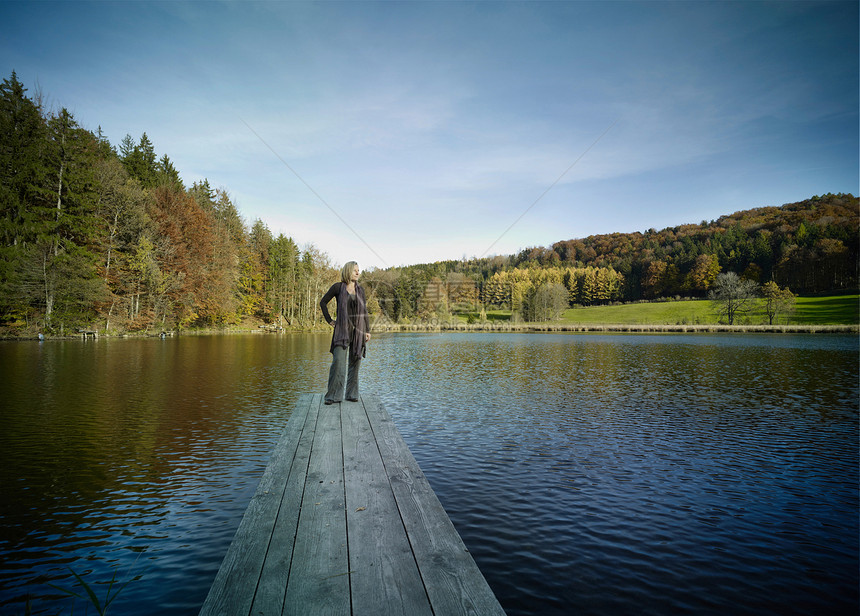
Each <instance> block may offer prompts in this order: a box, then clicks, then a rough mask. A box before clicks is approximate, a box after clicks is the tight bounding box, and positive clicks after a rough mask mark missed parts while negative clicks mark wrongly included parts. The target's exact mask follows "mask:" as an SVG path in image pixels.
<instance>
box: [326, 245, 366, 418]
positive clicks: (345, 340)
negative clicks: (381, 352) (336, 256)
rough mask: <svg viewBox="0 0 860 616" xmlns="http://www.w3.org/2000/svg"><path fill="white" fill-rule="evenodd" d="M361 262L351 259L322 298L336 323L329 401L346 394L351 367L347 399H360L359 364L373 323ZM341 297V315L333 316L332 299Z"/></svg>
mask: <svg viewBox="0 0 860 616" xmlns="http://www.w3.org/2000/svg"><path fill="white" fill-rule="evenodd" d="M358 273H359V270H358V263H356V262H355V261H350V262H349V263H347V264H346V265H344V266H343V269H342V270H341V271H340V277H341V282H336V283H334V284H333V285H331V288H330V289H329V290H328V291H327V292H326V294H325V295H323V297H322V299H321V300H320V308H322V313H323V317H325V320H326V322H327V323H328V324H329V325H331V326H332V327H334V333H333V334H332V336H331V354H332V360H331V369H330V370H329V372H328V391H327V392H326V394H325V403H326V404H333V403H335V402H340V401H341V398H342V397H343V373H344V369H345V368H347V378H346V399H347V400H349V401H350V402H357V401H358V367H359V365H360V364H361V358H362V357H364V355H365V353H366V352H367V348H366V346H365V345H366V343H367V341H368V340H370V332H369V331H368V330H369V329H370V323H369V321H368V318H367V304H366V303H365V299H364V289H362V288H361V286H360V285H359V284H358ZM333 298H337V316H336V317H335V319H334V320H332V318H331V316H330V315H329V312H328V303H329V302H330V301H331V300H332V299H333Z"/></svg>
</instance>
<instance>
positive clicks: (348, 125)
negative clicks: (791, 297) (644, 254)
mask: <svg viewBox="0 0 860 616" xmlns="http://www.w3.org/2000/svg"><path fill="white" fill-rule="evenodd" d="M858 55H860V50H858V3H857V2H847V3H840V2H811V3H806V2H665V1H661V2H644V1H642V2H546V3H544V2H504V3H496V2H478V3H472V2H360V1H359V2H319V3H306V2H228V3H214V2H189V3H183V2H99V3H83V2H61V3H50V2H28V3H18V2H3V3H0V70H2V73H3V74H2V77H3V78H8V77H9V75H10V74H11V73H12V71H13V70H14V71H16V72H17V75H18V78H19V79H20V80H21V81H22V82H23V83H24V84H25V86H26V87H28V88H29V89H30V93H34V92H36V91H40V92H41V93H42V95H43V96H44V99H45V101H46V102H47V103H48V104H49V105H51V106H53V107H59V106H63V107H67V108H68V109H69V110H70V111H71V112H72V113H73V114H74V115H75V117H76V119H77V120H78V122H79V123H80V124H81V125H82V126H84V127H85V128H88V129H91V130H93V131H95V130H96V129H97V128H98V127H99V126H101V128H102V130H103V132H104V133H105V134H106V136H107V137H108V138H109V139H110V141H111V143H113V144H114V145H118V144H119V142H120V141H121V140H122V138H123V137H124V136H125V135H126V134H130V135H132V137H134V139H135V140H137V139H138V138H139V137H140V135H141V134H142V133H143V132H146V133H147V135H148V136H149V138H150V139H151V141H152V142H153V144H154V145H155V149H156V153H157V154H158V155H159V156H160V155H162V154H167V155H168V156H169V157H170V158H171V159H172V160H173V162H174V164H175V165H176V167H177V169H178V170H179V172H180V174H181V176H182V178H183V180H184V181H185V183H186V185H189V186H190V185H191V183H192V182H194V181H198V180H202V179H203V178H208V180H209V182H210V184H212V186H213V187H220V188H225V189H226V190H228V192H229V193H230V195H231V196H232V197H233V199H234V201H235V202H236V203H237V205H238V207H239V210H240V212H241V213H242V215H243V217H244V218H245V219H246V221H247V222H248V223H251V222H253V221H254V220H255V219H257V218H259V219H262V220H263V221H264V222H265V223H266V224H267V225H268V226H269V228H270V229H271V230H272V231H273V233H275V234H278V233H284V234H285V235H288V236H291V237H293V238H294V239H295V240H296V242H297V243H298V244H299V245H306V244H310V243H312V244H314V245H315V246H316V247H317V248H319V249H320V250H322V251H324V252H325V253H327V254H328V255H329V256H330V257H331V259H332V262H333V263H334V264H336V265H337V264H342V263H344V262H345V261H347V260H353V259H354V260H357V261H358V262H359V263H360V264H361V265H362V267H363V268H365V269H366V268H369V267H374V266H375V267H385V266H393V265H402V264H411V263H421V262H430V261H437V260H443V259H460V258H462V257H467V258H469V257H476V256H477V257H480V256H484V255H488V254H489V255H492V254H512V253H515V252H518V251H519V250H521V249H523V248H526V247H531V246H549V245H551V244H552V243H553V242H555V241H559V240H566V239H571V238H579V237H586V236H588V235H592V234H596V233H612V232H616V231H617V232H630V231H644V230H646V229H648V228H651V227H653V228H657V229H661V228H664V227H667V226H676V225H680V224H686V223H698V222H701V221H702V220H711V219H714V218H717V217H718V216H720V215H721V214H727V213H731V212H734V211H737V210H741V209H749V208H753V207H760V206H766V205H782V204H784V203H789V202H794V201H799V200H803V199H806V198H809V197H811V196H813V195H816V194H822V193H827V192H851V193H854V194H855V195H856V194H858V192H860V190H858V131H860V128H858ZM273 151H274V152H273ZM276 154H277V155H276ZM284 163H286V164H284ZM288 166H289V168H288ZM290 168H292V170H294V172H295V173H294V172H293V171H291V170H290ZM296 174H297V175H298V177H297V175H296ZM300 178H301V179H300ZM547 189H549V190H548V191H547ZM344 221H345V222H344ZM511 225H513V226H511Z"/></svg>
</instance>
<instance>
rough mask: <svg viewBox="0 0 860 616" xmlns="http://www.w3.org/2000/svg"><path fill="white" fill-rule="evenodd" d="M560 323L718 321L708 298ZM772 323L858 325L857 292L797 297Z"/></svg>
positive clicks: (569, 316)
mask: <svg viewBox="0 0 860 616" xmlns="http://www.w3.org/2000/svg"><path fill="white" fill-rule="evenodd" d="M487 318H488V320H490V321H494V320H507V319H509V318H510V313H509V312H506V311H493V312H489V313H488V314H487ZM559 322H560V323H571V324H575V325H610V324H611V325H715V324H718V323H719V322H720V320H719V316H718V314H717V311H716V309H715V306H714V304H713V303H712V302H711V301H710V300H706V299H703V300H685V301H677V302H650V303H637V304H621V305H618V306H590V307H588V308H570V309H568V310H565V311H564V313H563V314H562V316H561V319H560V320H559ZM774 323H775V324H779V325H783V324H794V325H857V324H860V295H857V294H853V295H833V296H828V297H798V298H797V303H796V304H795V308H794V311H793V312H792V313H790V314H787V315H786V314H780V315H778V316H777V318H776V319H775V320H774ZM735 324H736V325H761V324H767V317H766V316H765V313H764V311H763V310H761V309H758V310H754V311H752V312H750V313H747V314H745V315H742V316H740V317H739V318H738V319H736V322H735Z"/></svg>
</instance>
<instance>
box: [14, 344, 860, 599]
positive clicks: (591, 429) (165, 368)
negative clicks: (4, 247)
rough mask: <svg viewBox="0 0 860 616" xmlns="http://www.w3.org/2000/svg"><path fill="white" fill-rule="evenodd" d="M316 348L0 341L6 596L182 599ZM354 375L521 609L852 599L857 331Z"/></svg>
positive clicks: (519, 353) (528, 347)
mask: <svg viewBox="0 0 860 616" xmlns="http://www.w3.org/2000/svg"><path fill="white" fill-rule="evenodd" d="M329 341H330V337H329V335H326V334H286V335H276V334H267V335H224V336H182V337H178V338H167V339H163V340H162V339H157V338H147V339H100V340H98V341H92V340H91V341H87V342H84V341H78V340H64V341H45V342H41V343H39V342H2V343H0V405H2V406H0V409H2V410H0V486H2V494H3V498H2V503H0V613H2V614H23V613H24V611H25V603H26V601H27V597H28V596H29V597H30V600H31V607H32V611H33V613H50V614H56V613H61V614H70V613H71V612H72V608H73V607H74V610H75V613H82V612H83V610H84V602H83V601H82V600H81V599H74V598H73V597H70V596H68V595H66V594H64V593H63V592H62V591H61V590H60V589H67V590H70V591H73V592H78V593H80V594H83V589H82V588H81V586H80V585H79V584H78V582H77V581H76V579H75V577H74V575H73V572H74V573H75V574H77V575H79V576H81V577H82V578H83V580H85V581H86V582H87V583H88V584H89V585H90V586H91V587H92V588H93V589H94V590H95V592H96V593H97V595H98V596H99V597H100V598H101V599H104V598H105V596H106V593H107V592H108V591H110V592H115V591H116V590H117V589H118V588H119V586H120V585H121V584H124V583H125V582H126V581H127V582H128V584H127V585H126V586H124V587H123V588H122V590H121V591H120V592H119V594H118V596H117V598H116V600H115V602H114V603H113V604H112V606H111V611H112V612H113V613H121V614H125V615H131V616H138V615H140V616H142V615H149V614H154V613H169V614H180V615H185V614H187V615H191V614H196V613H197V611H198V610H199V607H200V604H201V603H202V602H203V599H204V598H205V596H206V593H207V591H208V588H209V585H210V584H211V582H212V580H213V578H214V576H215V572H216V571H217V569H218V567H219V565H220V562H221V559H222V558H223V556H224V554H225V552H226V550H227V546H228V545H229V543H230V541H231V539H232V537H233V533H234V532H235V530H236V528H237V526H238V524H239V521H240V519H241V517H242V514H243V513H244V510H245V507H246V506H247V504H248V501H249V500H250V498H251V496H252V494H253V493H254V490H255V489H256V485H257V482H258V481H259V479H260V476H261V474H262V471H263V469H264V468H265V466H266V464H267V462H268V458H269V455H270V453H271V451H272V447H273V446H274V444H275V442H276V441H277V439H278V436H279V435H280V433H281V431H282V430H283V428H284V426H285V424H286V422H287V421H288V420H289V417H290V412H291V409H292V407H293V405H294V404H295V402H296V401H297V399H298V397H299V395H301V394H302V393H305V392H314V393H322V392H323V391H324V388H325V380H326V377H327V370H328V366H329V362H330V355H329V353H328V348H329ZM361 379H362V381H361V384H362V391H363V392H366V393H375V394H378V395H379V396H380V397H381V398H382V400H383V403H384V404H385V406H386V408H387V409H388V410H389V411H390V413H391V415H392V416H393V417H394V420H395V422H396V424H397V426H398V428H399V429H400V431H401V432H402V433H403V436H404V438H405V440H406V442H407V443H408V445H409V447H410V449H411V450H412V453H413V454H414V455H415V458H416V459H417V461H418V463H419V464H420V465H421V468H422V470H423V471H424V472H425V474H426V476H427V478H428V480H429V481H430V483H431V485H432V486H433V488H434V490H435V491H436V494H437V495H438V496H439V499H440V500H441V502H442V504H443V505H444V506H445V508H446V510H447V512H448V514H449V515H450V517H451V519H452V521H453V522H454V525H455V526H456V527H457V530H458V531H459V532H460V534H461V536H462V537H463V540H464V541H465V543H466V545H467V546H468V547H469V549H470V551H471V553H472V555H473V556H474V558H475V560H476V562H477V563H478V565H479V566H480V568H481V570H482V571H483V573H484V575H485V577H486V578H487V580H488V582H489V583H490V585H491V587H492V588H493V590H494V591H495V592H496V595H497V596H498V597H499V600H500V601H501V603H502V606H503V607H504V608H505V610H506V611H507V612H508V614H510V615H512V616H513V615H527V614H540V615H541V616H543V615H547V614H558V615H561V614H601V615H604V614H633V613H635V614H675V613H695V614H726V613H732V614H756V615H761V614H773V615H777V614H779V615H780V616H781V615H784V614H823V613H827V614H852V615H853V614H857V612H858V585H860V584H858V582H860V580H858V563H860V560H858V552H860V539H858V536H859V535H858V395H860V391H858V339H857V336H853V335H775V334H678V335H674V334H671V335H670V334H662V335H660V334H655V335H637V334H627V335H607V334H517V333H475V334H472V333H469V334H466V333H443V334H433V333H426V334H425V333H397V334H380V335H377V336H375V337H374V339H373V340H372V341H371V343H370V345H369V349H368V356H367V359H366V360H365V361H364V363H363V365H362V374H361ZM114 576H115V577H116V579H117V580H118V582H117V584H115V585H114V586H113V587H109V584H108V583H109V582H110V581H111V579H112V578H113V577H114ZM58 587H59V588H58ZM91 609H92V608H91Z"/></svg>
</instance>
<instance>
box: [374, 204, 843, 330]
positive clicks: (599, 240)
mask: <svg viewBox="0 0 860 616" xmlns="http://www.w3.org/2000/svg"><path fill="white" fill-rule="evenodd" d="M858 229H860V203H858V198H857V197H855V196H853V195H850V194H826V195H822V196H815V197H812V198H811V199H807V200H806V201H802V202H799V203H791V204H787V205H783V206H781V207H763V208H757V209H753V210H746V211H742V212H736V213H734V214H732V215H730V216H722V217H720V218H719V219H717V220H715V221H711V222H708V221H703V222H702V223H700V224H688V225H682V226H679V227H673V228H667V229H663V230H662V231H657V230H655V229H650V230H648V231H646V232H644V233H639V232H636V233H613V234H610V235H593V236H590V237H587V238H585V239H574V240H566V241H561V242H557V243H555V244H553V245H552V246H551V247H549V248H542V247H537V248H528V249H526V250H523V251H521V252H520V253H519V254H517V255H511V256H495V257H491V258H485V259H470V260H461V261H444V262H438V263H431V264H423V265H414V266H409V267H404V268H397V269H395V270H390V271H385V272H373V273H371V274H368V275H366V276H365V280H366V281H367V280H370V281H372V282H373V283H375V284H376V286H377V287H378V289H379V290H378V291H377V292H376V293H375V296H376V298H377V299H378V301H379V303H380V305H381V306H382V309H383V311H384V312H385V313H386V315H387V316H388V317H389V318H391V319H393V320H397V319H402V318H404V317H411V316H413V315H423V316H428V314H429V313H430V312H432V304H433V302H432V301H428V298H429V299H430V300H432V299H433V298H441V299H445V297H444V296H445V294H444V292H440V291H439V290H437V288H439V287H441V288H442V289H445V290H448V291H449V292H450V293H453V294H454V295H455V296H456V299H452V298H451V297H449V298H447V300H448V301H447V305H446V306H443V312H444V309H445V308H449V307H450V306H452V305H453V306H461V307H464V308H465V307H466V305H467V304H468V302H465V303H464V302H463V300H462V298H463V297H464V296H466V295H467V294H466V292H465V291H463V289H464V288H465V287H467V286H468V284H469V283H472V284H473V285H474V287H475V290H474V292H473V293H472V296H471V297H472V300H471V301H472V302H473V304H474V305H479V306H483V307H485V308H489V307H506V308H509V309H511V308H512V309H514V310H522V311H523V313H524V314H523V315H522V316H524V318H527V319H528V318H529V314H528V313H529V312H532V313H534V312H535V306H536V303H535V302H536V300H537V301H538V302H551V301H554V299H555V298H554V297H550V296H551V295H557V294H560V293H562V292H566V295H567V296H566V300H567V303H568V305H581V306H591V305H600V304H608V303H612V302H627V301H639V300H643V299H644V300H655V299H661V298H672V297H678V296H682V297H690V298H704V297H707V295H708V292H709V291H710V290H712V287H713V285H714V282H715V281H716V280H717V276H718V275H719V274H721V273H728V272H734V273H736V274H738V275H739V276H741V278H743V279H748V280H751V281H754V282H756V283H758V284H760V285H764V284H765V283H768V282H773V283H775V284H776V285H778V286H779V287H780V288H783V289H790V290H791V291H792V292H793V293H795V294H798V295H812V294H820V293H827V292H839V291H843V290H848V289H856V288H857V286H858V283H857V273H858V271H857V267H858V248H860V236H858ZM562 287H563V290H562ZM541 293H543V297H541ZM437 306H438V304H437ZM538 312H544V311H538Z"/></svg>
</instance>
